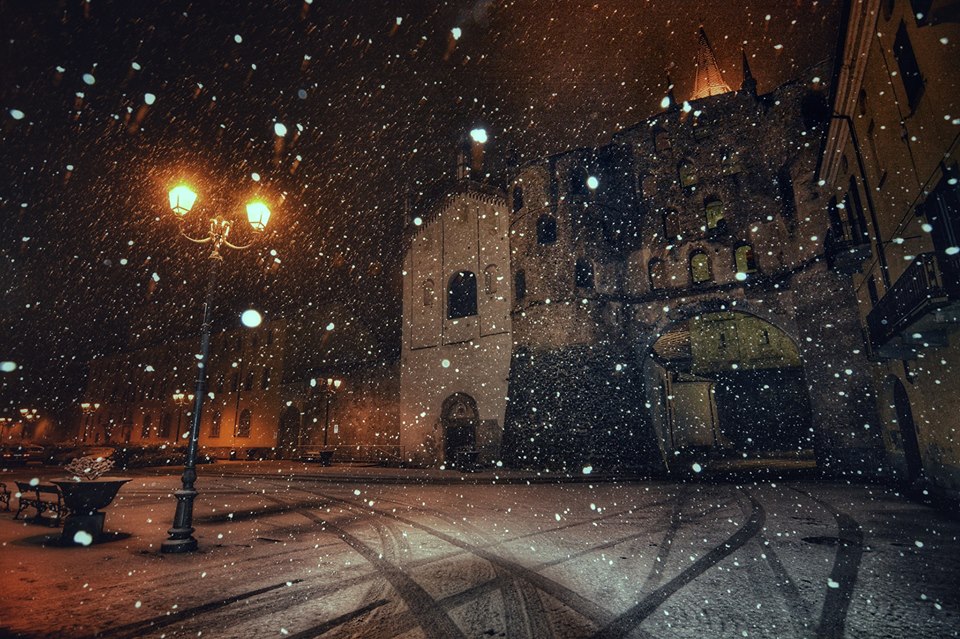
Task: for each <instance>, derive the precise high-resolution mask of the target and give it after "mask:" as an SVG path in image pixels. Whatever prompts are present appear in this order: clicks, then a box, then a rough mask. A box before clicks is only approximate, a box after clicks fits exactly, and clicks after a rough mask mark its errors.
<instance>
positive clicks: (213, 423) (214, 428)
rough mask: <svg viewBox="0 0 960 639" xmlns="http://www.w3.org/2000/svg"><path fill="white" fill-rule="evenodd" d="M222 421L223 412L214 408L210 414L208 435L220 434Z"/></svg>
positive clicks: (217, 435) (215, 435) (216, 435)
mask: <svg viewBox="0 0 960 639" xmlns="http://www.w3.org/2000/svg"><path fill="white" fill-rule="evenodd" d="M222 421H223V414H221V413H220V411H218V410H215V411H213V413H211V414H210V437H219V436H220V423H221V422H222Z"/></svg>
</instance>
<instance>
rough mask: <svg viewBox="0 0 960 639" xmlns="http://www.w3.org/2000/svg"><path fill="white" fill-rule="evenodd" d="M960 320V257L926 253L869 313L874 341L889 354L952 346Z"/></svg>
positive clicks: (876, 347)
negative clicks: (949, 342)
mask: <svg viewBox="0 0 960 639" xmlns="http://www.w3.org/2000/svg"><path fill="white" fill-rule="evenodd" d="M958 322H960V259H958V256H953V257H943V258H938V257H937V256H936V255H935V254H934V253H921V254H920V255H918V256H917V257H916V258H915V259H914V260H913V262H912V263H911V264H910V266H909V267H907V270H906V271H904V272H903V275H901V276H900V279H898V280H897V281H896V282H895V283H894V285H893V286H892V287H890V289H889V290H888V291H887V294H886V295H884V296H883V298H881V299H880V301H879V302H878V303H877V304H876V306H874V307H873V310H871V311H870V313H869V314H868V315H867V329H868V331H869V333H870V346H871V348H872V350H873V352H874V354H875V355H877V356H878V357H880V358H883V359H906V358H912V357H914V356H915V354H916V351H917V349H918V348H920V347H931V346H932V347H937V346H946V345H947V333H948V332H949V330H950V329H951V328H952V326H955V325H956V324H957V323H958Z"/></svg>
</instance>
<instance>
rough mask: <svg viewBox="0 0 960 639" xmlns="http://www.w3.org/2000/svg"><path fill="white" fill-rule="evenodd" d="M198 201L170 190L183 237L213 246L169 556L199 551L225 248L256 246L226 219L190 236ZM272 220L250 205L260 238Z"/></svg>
mask: <svg viewBox="0 0 960 639" xmlns="http://www.w3.org/2000/svg"><path fill="white" fill-rule="evenodd" d="M196 200H197V194H196V193H194V192H193V191H192V190H190V188H189V187H188V186H186V185H183V184H181V185H179V186H176V187H174V188H173V189H171V190H170V208H171V210H172V211H173V212H174V214H176V216H177V219H178V221H179V222H180V223H181V226H180V234H181V235H182V236H183V237H185V238H187V239H188V240H190V241H191V242H194V243H195V244H210V245H211V248H212V250H211V251H210V255H209V259H210V275H209V280H208V281H207V296H206V299H205V301H204V303H203V325H202V328H201V330H200V361H199V363H198V365H197V367H198V370H197V388H196V392H195V393H194V395H193V398H194V404H193V415H191V420H190V436H189V441H188V444H187V459H186V463H185V464H184V469H183V477H182V482H183V487H182V488H181V489H180V490H177V491H176V492H174V496H175V497H176V498H177V510H176V513H175V514H174V517H173V527H172V528H170V530H168V531H167V533H168V534H169V537H168V538H167V539H165V540H164V541H163V543H162V544H161V545H160V551H161V552H165V553H181V552H193V551H194V550H196V549H197V540H196V539H194V538H193V530H194V529H193V501H194V499H195V498H196V496H197V491H196V489H195V488H194V482H195V481H196V479H197V468H196V466H197V440H198V439H199V436H200V415H201V413H202V411H203V397H204V395H206V393H207V363H208V361H209V359H210V327H211V323H212V319H211V310H212V307H213V293H214V290H215V289H216V285H217V274H218V272H219V270H220V263H221V262H222V261H223V257H222V256H221V255H220V250H221V249H222V248H223V247H225V246H226V247H229V248H232V249H237V250H243V249H246V248H249V247H250V246H252V244H253V243H252V242H251V243H250V244H245V245H242V246H237V245H235V244H231V243H230V242H229V241H228V240H227V238H228V237H229V236H230V229H231V228H232V226H233V223H232V222H231V221H230V220H227V219H224V218H223V217H220V216H216V217H213V218H210V227H209V229H210V230H209V231H208V233H207V236H206V237H202V238H195V237H191V236H189V235H187V233H186V232H185V231H184V229H183V225H182V223H183V220H184V218H185V217H186V215H187V213H189V212H190V209H192V208H193V204H194V202H196ZM269 219H270V209H268V208H267V205H266V204H264V203H263V202H260V201H253V202H250V203H249V204H247V220H248V221H249V223H250V226H251V227H252V228H253V230H254V231H255V232H256V233H257V234H258V235H259V234H260V233H262V232H263V230H264V229H265V228H266V227H267V221H268V220H269Z"/></svg>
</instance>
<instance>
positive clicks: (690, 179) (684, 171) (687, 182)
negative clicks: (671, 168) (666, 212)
mask: <svg viewBox="0 0 960 639" xmlns="http://www.w3.org/2000/svg"><path fill="white" fill-rule="evenodd" d="M699 181H700V179H699V178H698V177H697V167H695V166H694V165H693V162H691V161H689V160H684V161H683V162H681V163H680V186H683V187H687V186H693V185H694V184H696V183H697V182H699Z"/></svg>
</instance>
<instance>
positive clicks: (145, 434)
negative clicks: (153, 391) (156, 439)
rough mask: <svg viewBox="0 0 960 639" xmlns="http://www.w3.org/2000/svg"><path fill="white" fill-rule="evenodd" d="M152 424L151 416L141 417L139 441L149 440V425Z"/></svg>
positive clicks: (148, 414)
mask: <svg viewBox="0 0 960 639" xmlns="http://www.w3.org/2000/svg"><path fill="white" fill-rule="evenodd" d="M152 423H153V415H151V414H150V413H147V414H146V415H144V416H143V427H141V429H140V439H149V438H150V424H152Z"/></svg>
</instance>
